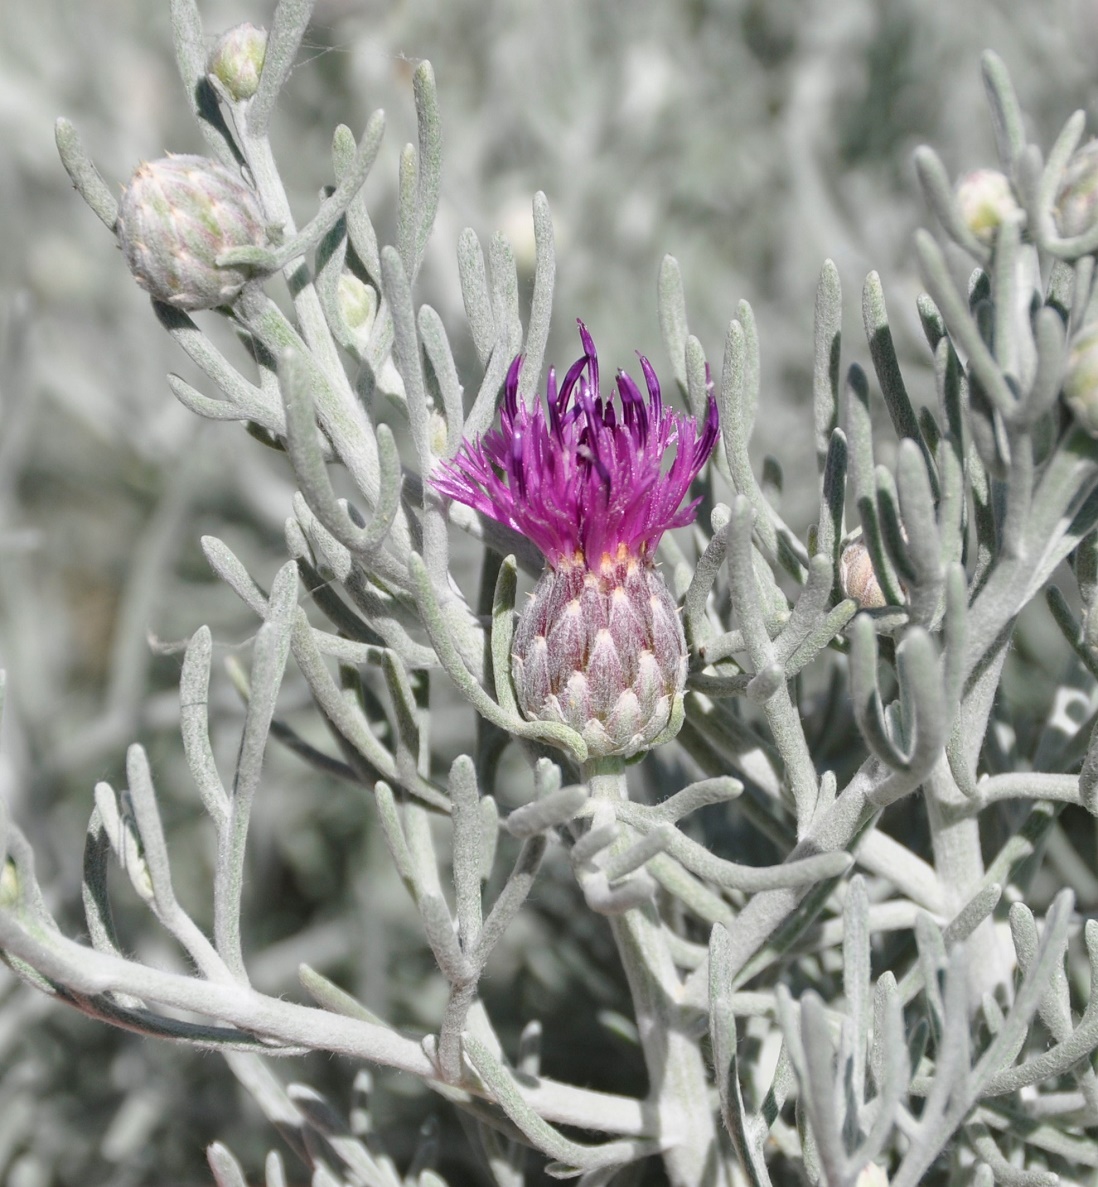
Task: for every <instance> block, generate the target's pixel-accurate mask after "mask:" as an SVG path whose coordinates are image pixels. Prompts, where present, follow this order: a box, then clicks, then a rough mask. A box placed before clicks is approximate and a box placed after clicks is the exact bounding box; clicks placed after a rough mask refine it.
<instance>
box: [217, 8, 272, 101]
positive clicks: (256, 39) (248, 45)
mask: <svg viewBox="0 0 1098 1187" xmlns="http://www.w3.org/2000/svg"><path fill="white" fill-rule="evenodd" d="M266 56H267V30H266V29H258V28H256V26H255V25H250V24H248V23H247V22H245V23H244V24H242V25H236V26H234V27H233V28H232V29H229V30H228V32H226V33H222V34H221V36H220V37H219V38H218V39H217V44H216V45H215V46H214V47H213V49H212V50H211V51H210V56H209V58H208V59H207V61H206V73H207V74H209V75H212V76H213V77H214V78H216V79H217V80H218V81H219V82H220V83H221V85H222V86H223V87H224V88H225V90H226V92H227V93H228V95H229V97H230V98H231V99H235V100H236V101H237V102H238V103H239V102H241V101H242V100H244V99H250V98H251V97H252V96H253V95H254V94H255V93H256V91H257V90H259V76H260V74H261V73H262V71H263V60H264V58H266Z"/></svg>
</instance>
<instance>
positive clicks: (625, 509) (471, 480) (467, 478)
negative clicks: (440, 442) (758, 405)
mask: <svg viewBox="0 0 1098 1187" xmlns="http://www.w3.org/2000/svg"><path fill="white" fill-rule="evenodd" d="M579 334H580V341H581V342H582V343H583V355H582V357H581V358H579V359H577V360H576V362H574V363H573V364H572V366H571V367H569V369H568V373H567V374H566V375H565V377H564V382H563V383H562V384H561V385H560V389H559V390H558V388H557V380H556V373H555V372H554V370H553V369H552V368H550V370H549V380H548V391H547V403H548V413H546V409H545V408H543V406H542V404H541V402H540V401H539V402H538V403H537V404H535V406H534V407H533V408H532V409H531V408H527V407H526V406H525V405H524V404H522V403H521V402H520V401H519V398H518V382H519V373H520V371H521V370H522V363H523V359H522V356H521V355H519V356H518V357H517V358H516V359H515V361H514V362H513V363H512V364H511V367H510V370H509V371H508V372H507V380H506V383H505V386H504V403H503V411H502V414H501V416H500V427H499V428H498V429H493V430H491V431H490V432H488V433H487V434H486V435H485V436H484V437H483V439H481V440H480V441H476V442H469V441H466V442H464V443H463V444H462V447H461V450H460V452H459V453H458V454H457V455H456V456H455V457H454V458H453V459H451V460H449V461H446V462H443V463H442V464H441V465H440V467H439V469H438V470H437V471H436V472H435V475H434V476H433V478H432V480H431V481H432V483H433V485H434V487H435V489H436V490H438V491H439V493H440V494H443V495H448V496H449V497H450V498H452V499H457V500H458V501H459V502H461V503H466V504H468V506H470V507H473V508H475V509H476V510H477V511H480V512H481V513H482V514H484V515H487V516H489V517H491V518H492V519H495V520H498V522H500V523H503V524H506V525H507V526H508V527H511V528H514V529H515V530H516V531H518V532H521V533H522V534H523V535H524V536H526V537H527V538H528V539H530V540H532V541H533V542H534V543H535V544H536V545H537V546H538V548H539V549H540V550H541V551H542V552H543V553H544V555H545V559H546V560H547V561H548V562H549V564H550V565H551V566H552V567H553V568H554V569H557V568H560V567H561V566H562V565H572V564H577V565H583V566H586V567H588V568H591V569H595V568H598V567H600V566H602V565H603V564H605V563H606V562H607V561H615V560H618V559H624V558H626V557H635V558H637V559H640V558H651V557H652V556H653V555H654V553H655V550H656V546H657V545H658V544H659V541H660V537H661V536H662V535H663V533H664V532H665V531H667V529H668V528H677V527H683V526H684V525H685V524H688V523H690V522H691V521H692V520H693V518H694V509H695V507H696V506H697V500H695V501H694V502H692V503H689V504H687V505H686V506H685V507H683V506H681V504H682V501H683V499H684V498H685V497H686V493H687V491H688V490H689V489H690V484H691V482H693V481H694V479H695V478H696V477H697V475H698V473H699V471H700V470H701V468H702V466H704V465H705V463H706V460H707V459H708V457H709V455H710V453H711V452H712V450H713V446H714V445H715V443H716V440H717V406H716V403H715V401H714V400H713V397H712V394H711V395H710V397H709V408H708V413H707V415H706V420H705V426H704V428H703V429H702V431H701V433H700V434H699V432H698V426H697V424H696V422H695V420H694V418H693V417H691V416H682V415H680V414H679V413H676V412H672V411H671V410H670V409H668V408H665V407H664V405H663V400H662V398H661V396H660V385H659V380H658V379H657V378H656V373H655V371H653V369H652V366H651V364H650V363H649V362H648V360H647V359H646V358H645V357H644V356H643V355H641V356H640V365H641V370H642V371H643V372H644V379H645V384H646V386H647V388H648V395H647V398H645V397H644V396H643V395H642V394H641V392H640V389H639V388H638V387H637V385H636V383H634V382H633V380H632V379H631V378H630V377H629V376H628V375H626V374H625V372H624V371H619V372H618V376H617V395H618V402H619V403H615V401H614V399H613V395H610V396H607V397H606V398H605V399H604V398H603V396H602V394H601V392H600V391H599V360H598V355H597V354H596V353H595V344H594V342H592V340H591V335H590V334H589V333H588V332H587V327H586V326H585V325H584V324H583V322H582V321H581V322H579ZM619 404H620V410H619ZM672 445H674V446H675V447H676V449H675V456H674V460H673V461H672V462H671V465H670V466H669V467H668V468H667V469H666V470H665V469H664V466H663V462H664V455H665V454H666V453H667V452H668V450H669V449H670V448H671V446H672Z"/></svg>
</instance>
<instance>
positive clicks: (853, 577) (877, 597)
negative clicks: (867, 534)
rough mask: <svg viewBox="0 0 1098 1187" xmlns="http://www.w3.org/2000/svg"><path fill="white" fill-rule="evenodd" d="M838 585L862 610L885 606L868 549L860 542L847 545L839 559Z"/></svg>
mask: <svg viewBox="0 0 1098 1187" xmlns="http://www.w3.org/2000/svg"><path fill="white" fill-rule="evenodd" d="M839 585H840V587H841V588H842V591H843V593H844V594H846V596H847V597H848V598H851V599H853V600H854V601H855V602H856V603H857V604H858V606H859V607H860V608H861V609H862V610H880V609H881V607H882V606H885V605H887V601H886V599H885V596H884V591H883V590H882V589H881V583H880V582H879V581H878V580H877V570H876V569H874V567H873V560H872V558H871V557H870V555H869V549H868V548H866V546H865V545H864V544H863V543H862V542H861V540H855V541H854V543H853V544H848V545H847V546H846V547H845V548H844V549H843V551H842V555H841V556H840V557H839Z"/></svg>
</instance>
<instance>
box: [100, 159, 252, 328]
mask: <svg viewBox="0 0 1098 1187" xmlns="http://www.w3.org/2000/svg"><path fill="white" fill-rule="evenodd" d="M116 231H117V233H118V241H119V243H120V244H121V247H122V252H123V254H124V255H125V257H126V263H127V264H129V267H130V271H131V272H132V273H133V274H134V277H135V279H136V280H137V283H138V284H139V285H141V287H142V288H143V289H145V290H146V291H147V292H148V293H149V294H150V295H151V296H152V297H154V298H155V299H156V300H157V301H163V302H164V303H165V304H167V305H174V306H175V307H176V308H177V309H188V310H193V309H214V308H216V307H217V306H218V305H224V304H226V303H228V302H230V301H232V300H233V299H234V298H235V297H236V296H237V294H238V293H239V292H240V290H241V289H242V288H243V287H244V285H245V284H246V283H247V282H248V281H249V280H251V279H252V277H253V276H255V275H256V272H255V270H254V269H253V268H251V267H249V266H247V265H244V264H233V265H229V266H227V267H223V266H221V265H219V264H218V263H217V260H218V257H219V256H220V255H222V253H224V252H226V251H228V250H229V249H230V248H234V247H264V246H265V245H266V241H267V235H266V230H265V227H264V222H263V214H262V212H261V210H260V208H259V202H258V201H257V199H256V196H255V193H254V192H253V191H252V190H251V189H250V188H249V187H248V186H247V185H245V184H244V182H243V181H241V180H240V178H239V177H237V176H236V175H235V174H234V173H232V172H231V171H230V170H228V169H226V168H225V167H224V166H223V165H219V164H218V163H217V162H216V161H212V160H210V159H209V158H208V157H195V156H185V155H180V156H167V157H163V158H161V159H160V160H158V161H150V162H146V163H145V164H143V165H141V166H139V167H138V169H137V171H136V172H135V173H134V175H133V177H132V178H131V179H130V184H129V185H128V186H126V188H125V190H124V191H123V194H122V203H121V207H120V210H119V216H118V224H117V227H116Z"/></svg>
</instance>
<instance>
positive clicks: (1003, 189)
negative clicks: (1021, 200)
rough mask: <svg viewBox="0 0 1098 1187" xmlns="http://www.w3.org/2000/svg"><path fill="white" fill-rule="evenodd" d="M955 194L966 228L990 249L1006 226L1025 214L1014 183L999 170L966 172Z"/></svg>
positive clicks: (958, 183)
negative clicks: (1015, 192)
mask: <svg viewBox="0 0 1098 1187" xmlns="http://www.w3.org/2000/svg"><path fill="white" fill-rule="evenodd" d="M954 194H955V197H956V200H957V209H958V210H959V211H960V214H961V219H962V221H963V222H964V224H965V226H966V227H968V229H969V230H970V231H971V232H972V234H973V235H975V236H976V238H977V239H979V241H980V242H981V243H984V244H986V245H987V246H989V247H990V246H991V244H992V243H994V242H995V236H996V235H997V234H998V233H999V228H1000V227H1001V226H1002V225H1003V223H1005V222H1007V221H1008V220H1010V219H1014V218H1018V217H1019V216H1020V215H1021V213H1022V208H1021V207H1020V206H1019V205H1018V203H1017V201H1016V199H1015V197H1014V191H1013V190H1012V189H1011V187H1010V181H1009V180H1008V179H1007V177H1006V175H1005V174H1003V173H1000V172H999V170H998V169H976V170H975V171H974V172H972V173H966V174H965V175H964V177H962V178H961V179H960V181H958V182H957V186H956V189H955V191H954Z"/></svg>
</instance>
